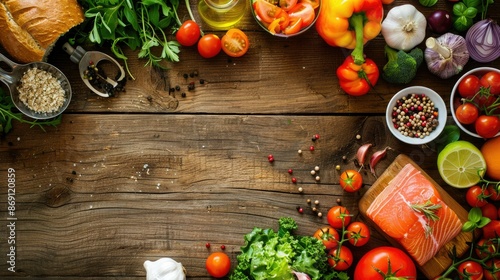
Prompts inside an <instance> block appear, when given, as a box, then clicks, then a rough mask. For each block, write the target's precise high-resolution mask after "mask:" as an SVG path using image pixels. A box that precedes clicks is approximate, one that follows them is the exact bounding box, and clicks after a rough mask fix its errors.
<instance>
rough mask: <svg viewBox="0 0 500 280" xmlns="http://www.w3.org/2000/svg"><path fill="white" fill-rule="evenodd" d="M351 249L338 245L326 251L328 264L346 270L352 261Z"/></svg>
mask: <svg viewBox="0 0 500 280" xmlns="http://www.w3.org/2000/svg"><path fill="white" fill-rule="evenodd" d="M353 259H354V258H353V255H352V252H351V249H349V248H348V247H346V246H340V247H336V248H333V249H331V250H330V251H328V264H329V265H330V266H331V267H332V268H333V269H334V270H337V271H344V270H347V269H348V268H349V267H350V266H351V265H352V262H353Z"/></svg>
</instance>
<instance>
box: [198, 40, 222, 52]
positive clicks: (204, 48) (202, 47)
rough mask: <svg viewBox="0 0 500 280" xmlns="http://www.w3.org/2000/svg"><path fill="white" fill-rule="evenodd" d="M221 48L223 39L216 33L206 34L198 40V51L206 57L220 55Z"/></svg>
mask: <svg viewBox="0 0 500 280" xmlns="http://www.w3.org/2000/svg"><path fill="white" fill-rule="evenodd" d="M221 49H222V44H221V41H220V39H219V37H218V36H217V35H215V34H206V35H204V36H203V37H201V39H200V40H199V41H198V52H199V53H200V55H201V56H202V57H204V58H212V57H214V56H216V55H218V54H219V52H220V50H221Z"/></svg>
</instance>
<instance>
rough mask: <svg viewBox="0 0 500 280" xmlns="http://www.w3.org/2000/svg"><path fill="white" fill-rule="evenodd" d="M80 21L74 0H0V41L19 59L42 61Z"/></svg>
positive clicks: (80, 12)
mask: <svg viewBox="0 0 500 280" xmlns="http://www.w3.org/2000/svg"><path fill="white" fill-rule="evenodd" d="M83 20H84V14H83V10H82V8H81V7H80V6H79V5H78V3H77V1H76V0H0V30H1V35H0V44H2V46H3V48H4V49H5V50H6V51H7V52H8V53H9V54H10V55H11V56H12V57H13V58H14V59H16V60H17V61H19V62H24V63H27V62H33V61H43V60H45V59H46V57H47V55H48V53H49V52H50V50H51V47H52V46H53V45H54V44H55V43H56V41H57V39H59V37H61V36H62V35H63V34H65V33H66V32H68V31H69V30H70V29H71V28H72V27H74V26H76V25H78V24H80V23H81V22H83Z"/></svg>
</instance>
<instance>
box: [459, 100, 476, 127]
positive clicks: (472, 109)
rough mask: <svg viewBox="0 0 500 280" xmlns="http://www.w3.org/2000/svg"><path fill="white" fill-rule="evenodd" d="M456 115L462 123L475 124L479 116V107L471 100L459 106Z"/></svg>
mask: <svg viewBox="0 0 500 280" xmlns="http://www.w3.org/2000/svg"><path fill="white" fill-rule="evenodd" d="M455 116H456V117H457V120H458V121H459V122H460V123H462V124H473V123H474V122H475V121H476V120H477V118H478V117H479V108H477V106H476V105H474V104H472V103H470V102H465V103H464V104H460V106H458V107H457V109H456V110H455Z"/></svg>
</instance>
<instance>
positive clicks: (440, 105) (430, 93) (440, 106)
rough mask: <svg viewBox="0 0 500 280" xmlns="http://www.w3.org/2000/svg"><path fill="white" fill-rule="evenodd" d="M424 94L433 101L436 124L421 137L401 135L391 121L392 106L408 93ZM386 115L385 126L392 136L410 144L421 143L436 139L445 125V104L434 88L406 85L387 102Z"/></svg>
mask: <svg viewBox="0 0 500 280" xmlns="http://www.w3.org/2000/svg"><path fill="white" fill-rule="evenodd" d="M413 93H415V94H425V95H426V96H427V97H429V98H430V99H431V100H432V101H433V102H434V107H435V108H436V109H437V111H438V118H437V120H438V125H437V126H436V127H435V128H434V129H433V131H431V132H430V133H429V135H427V136H424V137H423V138H420V137H410V136H406V135H403V134H402V133H401V132H400V131H399V130H398V129H397V128H396V127H395V126H394V123H393V121H392V120H393V110H394V107H395V106H396V103H397V101H398V100H400V99H401V98H403V97H405V96H408V95H410V94H413ZM385 115H386V117H385V119H386V122H387V126H388V127H389V130H390V131H391V133H392V135H394V137H396V138H398V139H399V140H400V141H401V142H404V143H407V144H411V145H422V144H426V143H429V142H431V141H432V140H434V139H436V138H437V137H438V136H439V134H440V133H441V132H442V131H443V129H444V127H445V125H446V115H447V114H446V104H445V103H444V101H443V98H441V96H440V95H439V94H438V93H437V92H435V91H434V90H432V89H430V88H427V87H422V86H412V87H407V88H405V89H402V90H400V91H399V92H398V93H396V94H395V95H394V96H393V97H392V98H391V101H389V104H387V110H386V113H385Z"/></svg>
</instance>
